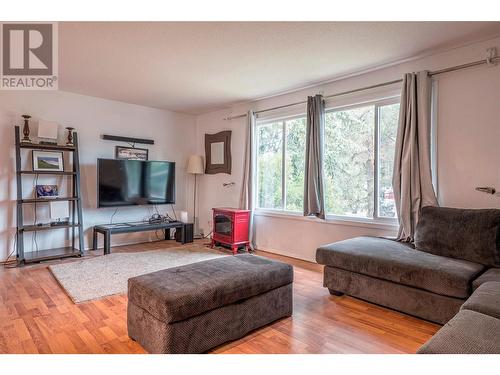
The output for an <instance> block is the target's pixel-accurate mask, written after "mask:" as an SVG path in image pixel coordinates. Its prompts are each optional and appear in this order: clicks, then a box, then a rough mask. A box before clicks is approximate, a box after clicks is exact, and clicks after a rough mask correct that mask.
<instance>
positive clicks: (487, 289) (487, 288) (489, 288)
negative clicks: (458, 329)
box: [461, 281, 500, 333]
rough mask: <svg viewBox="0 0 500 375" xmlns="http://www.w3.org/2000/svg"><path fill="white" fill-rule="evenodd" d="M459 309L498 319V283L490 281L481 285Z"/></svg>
mask: <svg viewBox="0 0 500 375" xmlns="http://www.w3.org/2000/svg"><path fill="white" fill-rule="evenodd" d="M461 309H462V310H473V311H476V312H479V313H482V314H485V315H489V316H492V317H494V318H497V319H500V282H494V281H490V282H487V283H484V284H482V285H481V286H480V287H479V288H477V289H476V291H475V292H474V293H472V296H470V297H469V299H468V300H467V301H465V303H464V304H463V305H462V307H461ZM499 333H500V332H499Z"/></svg>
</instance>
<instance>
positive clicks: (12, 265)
mask: <svg viewBox="0 0 500 375" xmlns="http://www.w3.org/2000/svg"><path fill="white" fill-rule="evenodd" d="M12 240H13V241H14V246H13V249H12V251H11V252H10V254H9V255H8V256H7V258H5V260H4V261H3V262H2V263H3V267H4V268H16V267H17V260H16V259H12V260H9V259H10V257H11V256H12V255H13V254H14V253H15V252H16V250H17V232H16V233H14V238H13V239H12Z"/></svg>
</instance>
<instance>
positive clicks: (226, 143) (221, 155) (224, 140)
mask: <svg viewBox="0 0 500 375" xmlns="http://www.w3.org/2000/svg"><path fill="white" fill-rule="evenodd" d="M205 160H206V167H205V173H206V174H217V173H227V174H231V131H230V130H226V131H223V132H220V133H217V134H205Z"/></svg>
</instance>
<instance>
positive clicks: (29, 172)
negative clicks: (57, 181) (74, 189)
mask: <svg viewBox="0 0 500 375" xmlns="http://www.w3.org/2000/svg"><path fill="white" fill-rule="evenodd" d="M17 173H18V174H45V175H55V176H57V175H59V176H74V175H76V172H68V171H18V172H17Z"/></svg>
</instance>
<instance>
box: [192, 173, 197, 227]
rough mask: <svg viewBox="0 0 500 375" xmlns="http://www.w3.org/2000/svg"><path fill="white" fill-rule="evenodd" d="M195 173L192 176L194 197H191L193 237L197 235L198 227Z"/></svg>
mask: <svg viewBox="0 0 500 375" xmlns="http://www.w3.org/2000/svg"><path fill="white" fill-rule="evenodd" d="M196 185H197V181H196V173H195V174H194V196H193V227H194V233H193V235H194V237H196V236H197V235H198V226H197V225H196Z"/></svg>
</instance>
